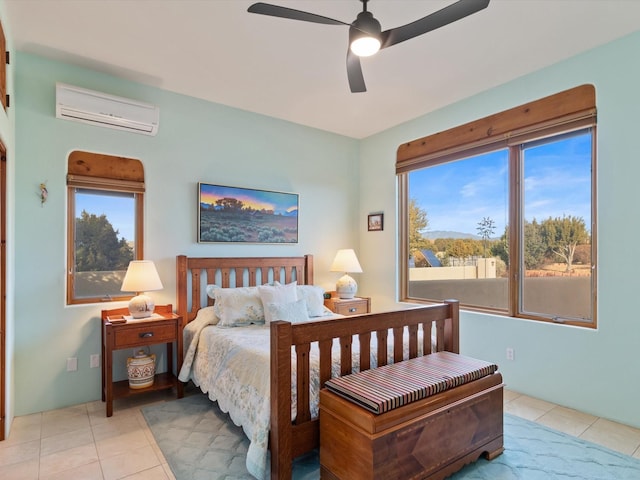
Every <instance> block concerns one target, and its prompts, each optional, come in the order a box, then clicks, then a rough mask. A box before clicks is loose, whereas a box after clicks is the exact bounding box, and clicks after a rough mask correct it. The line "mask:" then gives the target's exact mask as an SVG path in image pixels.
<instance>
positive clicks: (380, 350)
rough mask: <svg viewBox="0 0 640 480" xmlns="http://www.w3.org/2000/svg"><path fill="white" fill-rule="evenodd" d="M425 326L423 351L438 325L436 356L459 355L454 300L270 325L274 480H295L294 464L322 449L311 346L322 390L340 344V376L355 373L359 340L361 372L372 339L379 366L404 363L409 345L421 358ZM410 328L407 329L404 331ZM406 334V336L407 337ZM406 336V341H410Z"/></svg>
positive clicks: (427, 349)
mask: <svg viewBox="0 0 640 480" xmlns="http://www.w3.org/2000/svg"><path fill="white" fill-rule="evenodd" d="M420 325H421V326H422V330H423V335H422V349H421V351H422V352H424V353H423V354H425V355H427V354H429V353H431V350H432V343H431V338H432V330H433V328H434V327H433V325H435V331H433V333H434V334H435V335H434V336H435V338H436V347H435V351H443V350H446V351H450V352H454V353H459V305H458V302H457V301H455V300H448V301H446V302H445V303H443V304H437V305H429V306H421V307H415V308H411V309H408V310H400V311H394V312H385V313H376V314H367V315H360V316H354V317H346V318H340V319H331V320H321V321H315V322H303V323H293V324H292V323H289V322H282V321H278V322H273V323H272V324H271V432H270V443H271V478H272V479H290V478H291V473H292V471H291V469H292V460H293V459H294V458H295V457H297V456H299V455H301V454H303V453H305V452H308V451H310V450H312V449H314V448H317V447H318V446H319V439H320V434H319V422H318V419H317V418H311V406H310V394H309V385H310V375H311V373H310V367H309V352H310V350H311V344H312V343H313V342H318V347H319V352H320V358H319V362H320V364H319V374H320V386H321V387H322V386H323V385H324V383H325V382H326V381H327V380H329V379H330V378H331V365H332V358H331V350H332V343H333V341H334V339H335V341H337V342H339V344H340V375H346V374H349V373H351V372H352V368H353V366H352V358H353V357H352V342H353V337H354V335H357V336H358V337H357V338H358V340H357V341H358V343H359V352H360V353H359V363H360V370H368V369H369V368H370V355H371V351H370V343H371V334H372V333H373V332H375V334H376V335H375V336H376V339H377V345H376V346H375V348H376V349H377V351H376V352H374V353H375V354H376V358H377V364H378V366H382V365H386V364H387V363H391V362H392V361H393V362H394V363H395V362H398V361H401V360H403V356H404V343H405V342H407V343H408V346H409V358H415V357H417V356H418V352H419V351H420V349H419V348H418V341H419V335H418V330H419V326H420ZM405 327H407V328H406V329H405ZM405 330H406V332H407V334H406V336H405ZM389 331H392V332H393V341H394V346H393V355H392V358H387V355H388V343H387V339H388V334H389ZM405 337H406V338H405ZM292 347H294V349H295V356H296V369H297V375H296V382H297V384H296V391H297V392H298V395H297V404H296V411H297V415H296V418H295V421H294V422H293V423H292V422H291V407H292V399H291V387H292V380H291V379H292V371H291V354H292Z"/></svg>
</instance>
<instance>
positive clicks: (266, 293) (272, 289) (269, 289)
mask: <svg viewBox="0 0 640 480" xmlns="http://www.w3.org/2000/svg"><path fill="white" fill-rule="evenodd" d="M258 292H260V298H261V299H262V305H263V306H264V310H265V312H264V319H265V323H266V324H267V325H268V324H269V323H271V320H272V317H271V316H270V313H269V309H268V308H267V306H268V305H269V304H272V303H276V304H280V303H291V302H295V301H297V300H298V293H297V290H296V282H292V283H288V284H287V285H280V284H277V285H273V286H269V285H262V286H260V287H258ZM275 320H277V319H275Z"/></svg>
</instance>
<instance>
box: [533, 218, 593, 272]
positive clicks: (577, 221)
mask: <svg viewBox="0 0 640 480" xmlns="http://www.w3.org/2000/svg"><path fill="white" fill-rule="evenodd" d="M540 233H541V236H542V238H543V240H544V242H545V243H546V244H547V246H548V250H549V252H550V253H553V254H554V255H557V256H558V257H560V258H561V259H562V260H563V261H564V262H565V263H566V264H567V268H566V271H567V272H570V271H571V270H572V269H573V257H574V255H575V252H576V247H577V246H578V245H581V244H585V243H588V242H589V233H588V232H587V227H586V225H585V223H584V219H582V218H580V217H574V216H571V215H569V216H566V215H565V216H563V217H562V218H560V217H556V218H551V217H549V218H548V219H546V220H544V221H543V222H542V223H541V224H540Z"/></svg>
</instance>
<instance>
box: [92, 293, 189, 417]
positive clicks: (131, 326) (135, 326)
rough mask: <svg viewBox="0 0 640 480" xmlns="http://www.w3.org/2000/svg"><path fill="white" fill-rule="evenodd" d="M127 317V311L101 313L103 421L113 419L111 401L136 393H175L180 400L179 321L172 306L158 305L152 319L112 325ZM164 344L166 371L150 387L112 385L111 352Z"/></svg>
mask: <svg viewBox="0 0 640 480" xmlns="http://www.w3.org/2000/svg"><path fill="white" fill-rule="evenodd" d="M125 315H129V310H128V309H127V308H117V309H113V310H102V401H103V402H106V407H107V417H110V416H111V415H113V400H114V399H116V398H122V397H128V396H130V395H136V394H138V393H145V392H151V391H156V390H166V389H170V388H175V389H176V395H177V397H178V398H182V397H183V396H184V386H183V384H182V382H180V381H178V378H177V372H179V371H180V367H181V366H182V359H183V358H182V355H183V353H182V317H181V316H179V315H176V314H175V313H173V307H172V305H158V306H156V308H155V312H154V316H153V317H150V318H148V319H141V320H135V321H128V322H123V323H112V320H114V321H118V320H120V321H121V320H122V319H123V317H124V316H125ZM173 342H175V343H176V357H177V363H176V368H177V370H176V374H175V375H174V374H173V372H172V369H173ZM159 343H165V344H166V346H167V369H168V371H167V372H165V373H159V374H156V376H155V378H154V382H153V385H151V386H150V387H147V388H142V389H132V388H129V380H128V379H127V380H122V381H119V382H114V381H113V351H114V350H122V349H127V348H128V349H131V350H132V351H133V349H134V348H137V347H144V346H149V345H155V344H159Z"/></svg>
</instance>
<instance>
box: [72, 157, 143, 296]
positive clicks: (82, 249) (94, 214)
mask: <svg viewBox="0 0 640 480" xmlns="http://www.w3.org/2000/svg"><path fill="white" fill-rule="evenodd" d="M67 188H68V192H67V195H68V214H67V215H68V219H67V230H68V234H67V237H68V247H67V303H68V304H76V303H94V302H105V301H113V300H125V299H128V298H130V297H131V295H123V293H122V292H121V291H120V286H121V285H122V280H123V279H124V274H125V273H126V270H127V266H128V265H129V262H130V261H131V260H141V259H142V258H143V255H142V226H143V195H144V172H143V169H142V164H141V163H140V161H139V160H135V159H130V158H123V157H113V156H109V155H101V154H96V153H88V152H81V151H74V152H72V153H71V154H70V155H69V164H68V175H67Z"/></svg>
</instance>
